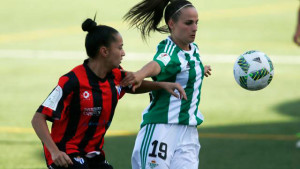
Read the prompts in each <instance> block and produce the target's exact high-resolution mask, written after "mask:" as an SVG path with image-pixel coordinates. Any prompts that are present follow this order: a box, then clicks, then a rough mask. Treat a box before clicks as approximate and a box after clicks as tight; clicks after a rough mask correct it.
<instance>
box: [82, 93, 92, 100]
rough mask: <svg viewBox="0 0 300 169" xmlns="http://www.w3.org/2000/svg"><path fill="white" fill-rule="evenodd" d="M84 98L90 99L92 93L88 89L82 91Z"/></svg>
mask: <svg viewBox="0 0 300 169" xmlns="http://www.w3.org/2000/svg"><path fill="white" fill-rule="evenodd" d="M82 96H83V98H85V99H88V98H89V97H90V93H89V92H88V91H84V92H83V93H82Z"/></svg>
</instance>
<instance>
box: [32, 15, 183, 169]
mask: <svg viewBox="0 0 300 169" xmlns="http://www.w3.org/2000/svg"><path fill="white" fill-rule="evenodd" d="M82 29H83V30H84V31H87V32H88V34H87V36H86V39H85V47H86V52H87V55H88V56H89V58H88V59H86V60H85V61H84V63H83V64H82V65H79V66H77V67H75V68H74V69H72V70H71V71H70V72H69V73H67V74H65V75H63V76H62V77H61V78H60V79H59V81H58V85H57V86H56V87H55V89H54V90H53V91H52V92H51V94H50V95H49V96H48V98H47V99H46V100H45V101H44V102H43V104H42V105H41V106H40V107H39V108H38V110H37V113H35V115H34V117H33V119H32V126H33V128H34V130H35V132H36V133H37V135H38V137H39V138H40V139H41V141H42V143H43V145H44V151H45V157H46V162H47V166H48V168H49V169H61V168H69V169H111V168H112V166H111V165H109V164H108V163H107V162H106V161H105V154H104V151H103V150H102V147H103V143H104V135H105V133H106V131H107V129H108V128H109V126H110V123H111V121H112V118H113V115H114V111H115V108H116V105H117V102H118V100H119V99H120V98H121V97H122V96H123V95H124V93H125V92H132V91H131V89H130V88H129V87H121V86H120V85H119V84H120V81H121V80H122V79H123V78H124V77H125V72H124V71H122V69H121V67H120V66H119V65H120V63H121V60H122V58H123V56H124V55H125V53H124V50H123V47H122V46H123V40H122V37H121V35H120V34H119V33H118V31H117V30H115V29H114V28H111V27H109V26H104V25H101V26H97V24H96V22H94V21H93V20H91V19H87V20H86V21H85V22H84V23H83V24H82ZM126 77H127V78H129V79H130V78H131V77H133V76H132V73H130V72H127V75H126ZM157 89H165V90H167V91H168V92H170V93H172V94H174V96H177V97H179V96H178V94H176V93H174V91H173V90H175V89H177V90H178V91H179V92H180V93H181V94H182V96H183V97H185V98H186V96H185V93H184V90H183V89H182V88H181V86H180V85H179V84H175V83H156V82H147V81H143V82H142V85H141V87H139V88H137V89H136V91H135V92H136V93H140V92H148V91H150V90H157ZM46 120H50V121H52V122H53V124H52V130H51V134H50V133H49V130H48V126H47V123H46Z"/></svg>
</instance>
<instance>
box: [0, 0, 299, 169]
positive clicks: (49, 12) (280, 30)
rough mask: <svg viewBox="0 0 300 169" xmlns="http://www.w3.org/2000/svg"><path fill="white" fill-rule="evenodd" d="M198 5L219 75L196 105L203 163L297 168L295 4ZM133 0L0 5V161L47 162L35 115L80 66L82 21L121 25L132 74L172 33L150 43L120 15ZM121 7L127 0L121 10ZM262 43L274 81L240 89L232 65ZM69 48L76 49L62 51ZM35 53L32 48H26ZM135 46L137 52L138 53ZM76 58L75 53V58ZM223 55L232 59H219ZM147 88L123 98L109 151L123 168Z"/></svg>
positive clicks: (212, 167) (204, 48) (207, 55)
mask: <svg viewBox="0 0 300 169" xmlns="http://www.w3.org/2000/svg"><path fill="white" fill-rule="evenodd" d="M192 2H193V3H194V4H195V6H196V7H197V9H198V12H199V19H200V22H199V31H198V35H197V40H196V42H197V44H198V46H199V48H200V53H202V57H203V58H202V59H203V62H204V63H205V64H210V65H211V66H212V68H213V75H212V76H211V77H210V78H207V79H205V80H204V84H203V88H202V96H201V104H200V107H199V109H200V110H201V111H202V113H203V114H204V116H205V122H204V123H203V124H202V125H201V126H199V133H200V135H199V138H200V143H201V146H202V147H201V152H200V167H199V168H201V169H253V168H255V169H298V168H300V160H299V159H300V149H296V148H295V143H296V141H297V138H296V137H295V134H296V133H299V132H300V91H299V84H300V76H299V72H300V49H299V47H297V46H296V45H294V44H293V43H292V35H293V33H294V28H295V24H296V23H295V22H296V11H297V8H298V5H299V4H298V2H297V1H286V0H272V1H271V0H261V1H259V0H252V1H246V0H242V1H234V0H228V1H216V0H211V1H204V0H199V1H192ZM135 3H136V1H133V0H118V1H109V2H107V1H104V0H98V1H96V0H90V1H88V3H87V1H83V0H78V1H70V0H65V1H60V2H59V3H58V2H55V1H37V0H28V1H21V0H11V1H5V2H2V5H1V6H0V13H1V15H0V21H1V23H3V24H1V27H0V77H1V84H0V93H1V94H0V107H1V111H0V150H1V153H0V168H5V169H6V168H7V169H16V168H18V169H21V168H23V169H24V168H28V169H34V168H46V167H45V161H44V157H43V151H42V146H41V143H40V141H39V139H38V138H37V136H36V135H35V134H34V132H33V130H32V129H31V124H30V120H31V118H32V116H33V114H34V113H35V111H36V109H37V108H38V106H39V105H40V104H41V103H42V102H43V101H44V99H45V98H46V97H47V95H48V94H49V92H50V91H51V90H52V89H53V87H54V86H55V85H56V83H57V80H58V78H59V77H60V76H61V75H63V74H65V73H66V72H68V71H69V70H70V69H72V68H73V67H74V66H76V65H78V64H81V63H82V61H83V58H84V57H85V56H84V53H82V56H79V57H78V52H84V36H85V33H84V32H82V31H81V28H80V25H81V23H82V22H83V20H84V19H85V18H87V17H93V16H94V13H95V11H97V12H98V17H97V18H98V19H97V21H98V22H100V23H103V24H107V25H111V26H114V27H116V28H117V29H118V30H119V31H120V32H121V34H122V35H123V38H124V43H125V50H126V52H128V53H127V57H126V56H125V58H124V63H122V66H123V67H124V68H126V69H128V70H131V71H135V70H137V69H139V68H140V67H142V66H143V65H144V64H145V63H146V62H147V61H149V60H151V54H153V52H154V51H155V47H156V44H157V43H158V42H159V41H160V40H161V39H163V38H165V36H166V35H160V34H157V33H155V34H153V35H152V37H151V39H149V41H148V42H147V43H143V42H142V40H141V38H140V36H139V34H138V32H137V31H136V30H134V29H129V30H128V26H127V24H126V23H123V22H122V20H121V17H122V16H123V15H124V14H125V12H126V11H127V10H128V9H129V7H130V6H132V5H133V4H135ZM119 6H122V8H120V7H119ZM250 49H256V50H261V51H263V52H265V53H267V54H268V55H269V57H270V58H271V59H272V61H273V63H274V67H275V77H274V79H273V81H272V82H271V84H270V85H269V86H268V87H267V88H265V89H263V90H261V91H257V92H250V91H246V90H244V89H242V88H241V87H239V86H238V85H237V84H236V82H235V80H234V78H233V70H232V68H233V62H234V59H232V57H231V56H229V55H234V56H236V57H237V56H238V55H240V54H241V53H243V52H244V51H246V50H250ZM64 51H65V52H75V53H76V54H74V57H72V53H71V54H68V55H71V57H70V56H68V57H65V55H64ZM28 53H29V54H28ZM132 53H135V54H139V53H141V57H143V58H140V59H138V60H135V61H134V60H133V59H132V57H131V55H132ZM145 54H146V55H145ZM75 56H76V57H75ZM220 57H223V59H225V60H226V61H220V60H219V58H220ZM148 103H149V98H148V95H147V94H141V95H130V94H127V95H125V96H124V98H122V99H121V100H120V102H119V104H118V107H117V110H116V114H115V117H114V120H113V122H112V125H111V128H110V132H109V133H108V135H107V136H106V140H105V146H104V149H105V151H106V155H107V159H108V161H109V162H110V163H111V164H112V165H113V166H114V167H115V168H117V169H128V168H130V156H131V151H132V149H133V145H134V141H135V136H136V133H137V132H138V130H139V124H140V121H141V112H142V111H143V109H144V108H145V107H146V106H147V105H148Z"/></svg>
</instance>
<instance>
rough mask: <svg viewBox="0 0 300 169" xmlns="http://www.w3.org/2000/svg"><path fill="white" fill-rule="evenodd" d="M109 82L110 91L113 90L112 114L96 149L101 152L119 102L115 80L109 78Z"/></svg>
mask: <svg viewBox="0 0 300 169" xmlns="http://www.w3.org/2000/svg"><path fill="white" fill-rule="evenodd" d="M108 82H109V85H110V90H111V94H112V100H111V112H110V117H109V121H108V123H107V124H106V125H105V132H104V134H103V135H102V137H101V139H100V141H99V143H98V144H97V145H96V147H95V149H96V150H98V151H99V150H100V149H102V147H100V145H101V142H102V140H103V138H104V135H105V133H106V131H107V129H108V128H109V126H110V124H111V122H112V119H113V117H114V113H115V109H116V106H117V102H118V96H117V90H116V85H115V83H114V78H108Z"/></svg>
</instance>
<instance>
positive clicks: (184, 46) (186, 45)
mask: <svg viewBox="0 0 300 169" xmlns="http://www.w3.org/2000/svg"><path fill="white" fill-rule="evenodd" d="M170 38H171V39H172V41H173V42H174V43H175V44H176V45H177V46H178V47H180V49H182V50H185V51H189V50H190V44H189V43H184V42H182V41H181V40H179V39H178V38H176V37H174V36H170Z"/></svg>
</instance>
